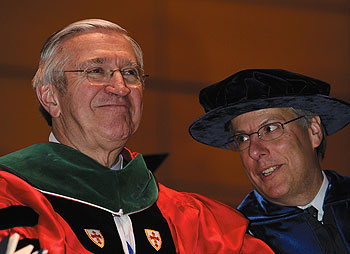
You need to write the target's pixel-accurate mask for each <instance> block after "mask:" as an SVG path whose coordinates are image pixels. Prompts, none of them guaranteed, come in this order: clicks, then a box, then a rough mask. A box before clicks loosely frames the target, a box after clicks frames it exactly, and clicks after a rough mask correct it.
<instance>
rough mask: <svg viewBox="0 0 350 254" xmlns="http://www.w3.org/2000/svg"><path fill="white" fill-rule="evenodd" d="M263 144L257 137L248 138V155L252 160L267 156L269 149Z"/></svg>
mask: <svg viewBox="0 0 350 254" xmlns="http://www.w3.org/2000/svg"><path fill="white" fill-rule="evenodd" d="M256 134H257V133H256ZM264 142H265V141H264V140H262V139H260V138H259V136H258V135H255V134H253V135H251V136H250V143H249V147H248V153H249V156H250V157H251V158H252V159H253V160H259V159H260V158H262V157H264V156H266V155H268V154H269V149H268V148H267V147H266V146H265V144H264Z"/></svg>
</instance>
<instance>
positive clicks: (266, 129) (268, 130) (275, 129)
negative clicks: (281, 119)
mask: <svg viewBox="0 0 350 254" xmlns="http://www.w3.org/2000/svg"><path fill="white" fill-rule="evenodd" d="M258 133H259V135H260V137H261V139H262V140H273V139H276V138H278V137H280V136H281V135H282V133H283V127H282V124H281V123H269V124H266V125H264V126H262V127H261V128H260V129H259V131H258Z"/></svg>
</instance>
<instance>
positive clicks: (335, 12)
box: [0, 0, 350, 206]
mask: <svg viewBox="0 0 350 254" xmlns="http://www.w3.org/2000/svg"><path fill="white" fill-rule="evenodd" d="M261 2H264V4H262V3H261ZM349 14H350V2H349V1H348V0H279V1H277V0H266V1H257V0H245V1H243V0H236V1H235V0H231V1H229V0H226V1H225V0H143V1H116V0H115V1H91V0H86V1H67V0H62V1H44V0H35V1H32V0H30V1H29V0H27V1H26V0H22V1H3V3H2V4H1V16H0V29H1V40H0V46H1V47H0V49H1V55H0V119H1V122H0V155H3V154H6V153H9V152H12V151H15V150H17V149H19V148H23V147H25V146H28V145H31V144H34V143H37V142H45V141H47V139H48V135H49V128H48V127H47V125H46V123H45V121H44V120H43V119H42V118H41V116H40V114H39V113H38V111H37V108H38V106H37V103H36V99H35V97H34V93H33V91H32V88H31V79H32V77H33V75H34V73H35V70H36V68H37V64H38V60H39V51H40V49H41V46H42V44H43V43H44V41H45V40H46V38H47V37H48V36H49V35H50V34H51V33H53V32H55V31H56V30H58V29H60V28H62V27H64V26H66V25H68V24H69V23H72V22H74V21H77V20H81V19H86V18H102V19H107V20H110V21H112V22H115V23H117V24H119V25H121V26H122V27H124V28H126V29H127V30H128V31H129V32H130V33H131V35H132V37H134V38H135V39H136V41H138V42H139V43H140V45H141V47H142V48H143V51H144V58H145V70H146V72H147V73H148V74H150V76H151V78H150V79H149V80H148V82H147V84H146V91H145V105H144V116H143V122H142V125H141V127H140V129H139V131H138V132H137V134H136V135H135V136H134V137H133V138H132V140H130V142H129V144H128V146H129V147H130V148H131V149H133V150H135V151H139V152H142V153H143V154H152V153H163V152H168V153H170V155H169V157H168V158H167V159H166V160H165V162H164V163H163V164H162V166H161V167H160V168H159V169H158V171H157V173H156V175H157V178H158V179H159V180H160V181H161V182H162V183H164V184H166V185H167V186H170V187H173V188H175V189H178V190H184V191H194V192H199V193H202V194H205V195H208V196H210V197H213V198H216V199H218V200H220V201H222V202H225V203H227V204H229V205H232V206H235V205H237V204H238V203H239V202H240V200H241V199H242V198H243V197H244V196H245V195H246V194H247V193H248V192H249V191H250V190H251V186H250V184H249V182H248V180H247V178H246V176H245V173H244V172H243V169H242V165H241V163H240V160H239V156H238V154H235V153H233V152H231V151H226V150H223V149H217V148H212V147H209V146H205V145H202V144H199V143H197V142H195V141H194V140H193V139H192V138H191V137H190V136H189V134H188V126H189V125H190V124H191V122H192V121H193V120H194V119H196V118H197V117H199V116H200V115H201V114H202V113H203V111H202V108H201V107H200V106H199V104H198V97H197V95H198V92H199V90H200V89H201V88H202V87H204V86H206V85H208V84H210V83H213V82H216V81H219V80H222V79H224V78H226V77H227V76H229V75H231V74H232V73H234V72H237V71H239V70H241V69H245V68H283V69H288V70H290V71H295V72H300V73H303V74H306V75H310V76H312V77H315V78H319V79H322V80H325V81H327V82H329V83H331V84H332V90H331V95H333V96H336V97H339V98H341V99H343V100H345V101H350V91H349V81H350V77H349V67H350V57H349V54H350V52H349V49H350V44H349V39H350V35H349V25H350V20H349ZM349 137H350V128H349V126H348V127H347V128H345V129H344V130H342V131H340V132H339V133H337V134H335V135H333V136H331V137H330V138H329V139H328V151H327V153H326V158H325V160H324V161H323V162H322V165H323V167H324V168H331V169H334V170H337V171H339V172H341V173H343V174H345V175H350V169H349V167H348V165H349V163H350V159H349V157H350V153H349V149H348V144H349Z"/></svg>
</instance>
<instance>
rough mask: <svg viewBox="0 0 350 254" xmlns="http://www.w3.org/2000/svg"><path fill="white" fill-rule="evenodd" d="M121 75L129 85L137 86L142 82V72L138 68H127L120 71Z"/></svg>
mask: <svg viewBox="0 0 350 254" xmlns="http://www.w3.org/2000/svg"><path fill="white" fill-rule="evenodd" d="M120 73H121V74H122V76H123V79H124V80H125V82H127V83H128V84H136V83H138V82H139V81H140V72H139V70H138V69H137V68H125V69H122V70H120Z"/></svg>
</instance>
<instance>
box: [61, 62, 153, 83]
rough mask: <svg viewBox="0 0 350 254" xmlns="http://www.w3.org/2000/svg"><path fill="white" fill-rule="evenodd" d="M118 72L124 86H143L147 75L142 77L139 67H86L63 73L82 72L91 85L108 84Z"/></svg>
mask: <svg viewBox="0 0 350 254" xmlns="http://www.w3.org/2000/svg"><path fill="white" fill-rule="evenodd" d="M116 71H119V72H120V74H121V75H122V77H123V80H124V82H125V84H126V85H135V86H140V85H143V82H144V79H145V78H146V77H148V75H143V74H142V73H143V70H142V69H141V68H140V67H130V66H129V67H125V68H122V69H116V70H108V69H107V68H105V67H96V66H95V67H88V68H86V69H85V70H68V71H63V72H83V73H84V74H85V76H86V78H87V80H89V81H90V82H91V83H104V82H109V81H110V80H111V78H112V77H113V75H114V73H115V72H116Z"/></svg>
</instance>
